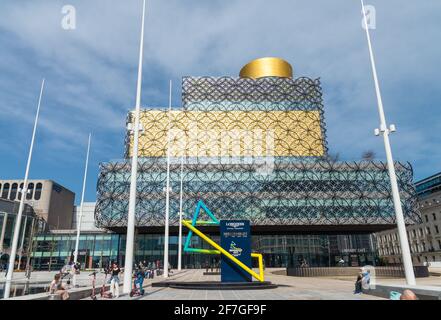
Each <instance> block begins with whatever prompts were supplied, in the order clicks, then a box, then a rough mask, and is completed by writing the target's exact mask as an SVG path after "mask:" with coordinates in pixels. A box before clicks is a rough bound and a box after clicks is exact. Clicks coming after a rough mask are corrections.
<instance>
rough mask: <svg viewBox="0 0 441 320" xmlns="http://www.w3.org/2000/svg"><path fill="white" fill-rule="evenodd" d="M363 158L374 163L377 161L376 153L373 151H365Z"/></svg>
mask: <svg viewBox="0 0 441 320" xmlns="http://www.w3.org/2000/svg"><path fill="white" fill-rule="evenodd" d="M361 158H362V159H363V160H366V161H372V160H374V159H375V152H374V151H372V150H368V151H365V152H363V154H362V155H361Z"/></svg>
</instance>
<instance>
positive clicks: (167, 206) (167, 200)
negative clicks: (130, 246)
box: [164, 80, 172, 278]
mask: <svg viewBox="0 0 441 320" xmlns="http://www.w3.org/2000/svg"><path fill="white" fill-rule="evenodd" d="M171 99H172V81H171V80H170V90H169V98H168V129H167V183H166V184H167V186H166V190H165V231H164V278H168V240H169V239H168V238H169V219H170V218H169V217H170V125H171V104H172V102H171Z"/></svg>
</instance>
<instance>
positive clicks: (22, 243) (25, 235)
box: [0, 200, 46, 269]
mask: <svg viewBox="0 0 441 320" xmlns="http://www.w3.org/2000/svg"><path fill="white" fill-rule="evenodd" d="M18 206H19V203H17V202H14V201H8V200H0V264H1V266H4V265H5V264H6V263H7V262H8V260H9V254H10V250H11V245H12V238H13V235H14V228H15V221H16V218H17V211H18ZM45 229H46V223H45V222H44V220H42V219H40V218H38V217H37V216H36V215H35V214H34V213H33V210H32V208H31V207H30V206H29V205H27V204H25V208H24V210H23V216H22V219H21V228H20V232H19V236H18V248H17V263H18V266H17V267H19V268H20V269H24V267H25V265H26V263H27V260H28V257H30V255H29V252H31V251H32V244H33V242H32V238H33V237H34V235H36V234H38V233H40V232H43V231H44V230H45Z"/></svg>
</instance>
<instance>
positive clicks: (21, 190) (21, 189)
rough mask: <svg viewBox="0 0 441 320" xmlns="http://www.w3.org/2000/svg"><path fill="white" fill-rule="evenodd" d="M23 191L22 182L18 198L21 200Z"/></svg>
mask: <svg viewBox="0 0 441 320" xmlns="http://www.w3.org/2000/svg"><path fill="white" fill-rule="evenodd" d="M22 192H23V183H20V189H19V190H18V200H21V195H22Z"/></svg>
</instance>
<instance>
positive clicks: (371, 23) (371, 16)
mask: <svg viewBox="0 0 441 320" xmlns="http://www.w3.org/2000/svg"><path fill="white" fill-rule="evenodd" d="M361 14H362V16H363V18H362V19H361V27H362V28H363V29H366V25H365V21H364V20H365V15H366V24H367V27H368V29H377V10H376V9H375V7H374V6H372V5H366V6H364V12H363V10H361Z"/></svg>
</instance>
